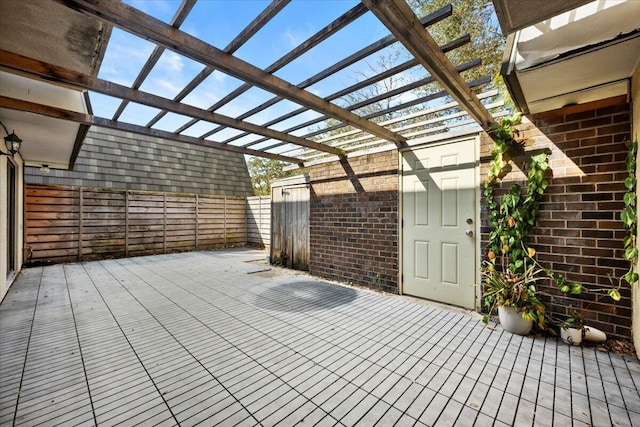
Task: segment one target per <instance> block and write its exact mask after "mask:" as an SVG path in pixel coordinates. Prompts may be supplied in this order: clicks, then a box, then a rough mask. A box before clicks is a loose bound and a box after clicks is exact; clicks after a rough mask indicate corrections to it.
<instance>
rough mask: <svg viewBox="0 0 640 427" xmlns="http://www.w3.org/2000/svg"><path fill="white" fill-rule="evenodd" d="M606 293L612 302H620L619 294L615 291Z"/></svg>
mask: <svg viewBox="0 0 640 427" xmlns="http://www.w3.org/2000/svg"><path fill="white" fill-rule="evenodd" d="M607 293H608V294H609V296H610V297H611V299H612V300H614V301H620V292H619V291H618V290H617V289H609V291H607Z"/></svg>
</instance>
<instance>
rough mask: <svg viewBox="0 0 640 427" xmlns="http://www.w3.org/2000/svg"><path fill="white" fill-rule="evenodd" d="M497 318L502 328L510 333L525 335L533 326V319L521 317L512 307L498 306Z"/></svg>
mask: <svg viewBox="0 0 640 427" xmlns="http://www.w3.org/2000/svg"><path fill="white" fill-rule="evenodd" d="M498 318H499V319H500V324H501V325H502V328H503V329H504V330H505V331H507V332H511V333H512V334H517V335H527V334H528V333H529V332H531V328H532V327H533V321H531V320H525V319H523V318H522V314H520V313H518V312H517V311H516V309H515V308H513V307H504V306H502V305H500V306H498Z"/></svg>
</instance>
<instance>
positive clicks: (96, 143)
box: [25, 126, 253, 196]
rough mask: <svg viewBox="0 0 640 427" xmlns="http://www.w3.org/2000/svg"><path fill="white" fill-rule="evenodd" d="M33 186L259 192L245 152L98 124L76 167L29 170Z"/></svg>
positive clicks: (83, 146) (93, 129)
mask: <svg viewBox="0 0 640 427" xmlns="http://www.w3.org/2000/svg"><path fill="white" fill-rule="evenodd" d="M25 181H26V182H27V183H28V184H48V185H70V186H75V187H101V188H105V187H106V188H115V189H128V190H145V191H167V192H175V193H198V194H216V195H235V196H253V188H252V187H251V180H250V178H249V172H248V170H247V165H246V163H245V161H244V156H243V155H242V154H239V153H231V152H227V151H221V150H216V149H215V148H210V147H204V146H197V145H193V144H184V143H180V142H173V141H168V140H165V139H161V138H154V137H150V136H145V135H133V134H131V133H128V132H121V131H116V130H111V129H103V128H99V127H96V126H93V127H92V128H91V129H90V130H89V133H88V135H87V138H86V139H85V141H84V143H83V144H82V148H81V149H80V152H79V153H78V159H77V160H76V164H75V167H74V170H72V171H66V170H54V169H52V170H51V172H50V173H48V174H43V173H42V172H40V168H34V167H27V168H25Z"/></svg>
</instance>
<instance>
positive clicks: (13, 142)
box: [0, 122, 22, 157]
mask: <svg viewBox="0 0 640 427" xmlns="http://www.w3.org/2000/svg"><path fill="white" fill-rule="evenodd" d="M0 124H1V125H2V127H3V128H4V132H5V133H6V134H7V136H5V137H4V145H5V146H6V147H7V151H8V152H9V153H4V152H1V151H0V154H4V155H5V156H11V157H13V156H15V155H16V153H19V152H20V146H21V145H22V140H21V139H20V138H19V137H18V135H16V133H15V132H11V133H9V131H8V130H7V128H6V127H5V125H4V124H3V123H2V122H0Z"/></svg>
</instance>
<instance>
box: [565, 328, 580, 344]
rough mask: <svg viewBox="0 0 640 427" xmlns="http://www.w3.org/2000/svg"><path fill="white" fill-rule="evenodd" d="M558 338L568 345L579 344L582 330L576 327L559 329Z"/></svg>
mask: <svg viewBox="0 0 640 427" xmlns="http://www.w3.org/2000/svg"><path fill="white" fill-rule="evenodd" d="M560 338H562V341H564V342H566V343H567V344H569V345H580V344H581V343H582V331H581V330H580V329H576V328H562V329H560Z"/></svg>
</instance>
